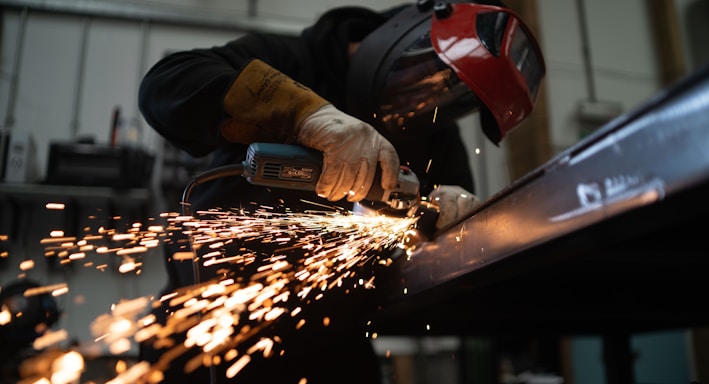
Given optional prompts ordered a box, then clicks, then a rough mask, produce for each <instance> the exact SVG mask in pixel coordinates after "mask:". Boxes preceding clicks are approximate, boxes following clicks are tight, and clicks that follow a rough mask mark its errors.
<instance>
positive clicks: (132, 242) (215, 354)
mask: <svg viewBox="0 0 709 384" xmlns="http://www.w3.org/2000/svg"><path fill="white" fill-rule="evenodd" d="M313 204H314V205H315V206H320V207H326V206H323V205H320V204H315V203H313ZM326 208H328V209H332V208H333V207H326ZM160 217H162V218H164V219H165V220H166V225H165V226H162V225H149V226H145V225H142V224H140V223H132V224H130V225H128V228H127V229H125V230H123V231H121V230H118V229H112V228H105V227H99V228H98V229H97V230H96V231H95V233H90V232H91V231H90V230H88V229H87V230H86V232H87V233H86V235H85V236H83V237H66V236H64V232H62V231H53V232H52V236H50V237H49V238H46V239H42V240H41V243H42V244H44V245H45V247H46V250H45V251H46V254H51V255H53V256H57V257H58V258H59V259H60V262H61V263H63V264H64V263H71V262H75V261H78V260H80V259H85V258H90V257H97V256H101V257H111V256H113V257H119V258H120V259H121V263H120V264H119V267H118V270H119V272H121V273H130V272H134V271H135V273H136V274H139V273H140V267H141V265H142V263H141V261H140V258H141V257H145V256H146V255H148V254H149V252H150V250H151V249H154V248H155V247H157V246H159V245H160V244H161V243H162V242H167V241H170V239H169V237H168V234H169V233H171V232H172V233H175V232H181V233H183V234H185V235H187V236H188V237H189V238H190V247H187V248H184V249H183V250H181V251H179V252H176V253H174V254H173V255H172V256H171V258H172V259H173V260H178V261H179V260H183V261H185V262H192V261H194V262H195V263H197V262H198V263H200V264H201V265H202V266H204V267H205V268H219V270H220V271H224V272H220V274H219V275H218V277H216V278H213V279H210V280H207V281H201V282H198V283H197V284H194V285H192V286H188V287H181V288H179V289H176V290H175V291H174V292H170V293H167V294H165V295H164V296H161V297H159V298H157V299H154V298H148V297H138V298H134V299H130V300H128V299H126V300H122V301H121V302H120V303H117V304H115V305H113V306H112V308H111V311H110V312H109V313H105V314H103V315H100V316H98V317H97V318H96V319H95V320H94V321H93V322H92V324H91V327H90V329H91V332H92V334H93V336H94V341H95V342H97V343H103V344H105V345H106V346H108V349H109V351H111V352H112V353H117V354H119V353H124V352H126V351H128V350H129V349H130V343H131V342H139V343H151V344H152V345H153V346H154V347H156V348H167V349H166V353H165V354H164V355H163V356H164V357H163V359H164V360H161V361H160V362H159V364H158V365H156V366H155V367H151V366H149V365H147V363H145V362H142V363H140V364H137V365H134V366H133V367H131V368H128V369H127V370H124V371H122V372H117V374H118V376H116V378H115V379H113V380H112V381H110V382H109V383H127V382H135V381H139V378H143V379H146V378H148V380H151V379H152V378H154V377H159V376H160V375H161V373H160V369H161V367H164V366H165V364H169V362H170V361H171V360H172V359H174V358H177V357H179V355H181V354H182V353H184V352H185V349H186V348H198V349H200V350H201V352H202V355H201V357H199V358H197V359H195V360H193V361H192V362H191V363H190V364H189V366H188V367H186V369H192V370H193V369H196V368H197V367H198V366H199V365H200V364H201V365H210V364H218V363H220V362H222V363H224V364H226V367H227V371H226V373H227V377H230V378H231V377H234V376H236V375H237V374H238V372H239V371H241V370H242V369H243V368H244V367H245V366H246V365H248V364H249V362H250V361H251V356H253V355H254V354H255V353H258V354H263V355H264V356H267V357H268V356H271V355H273V354H274V353H276V351H278V350H279V348H282V346H280V345H279V344H280V342H279V340H280V338H279V337H278V336H277V335H271V334H269V335H268V336H266V335H263V334H262V331H263V330H265V329H267V328H268V327H270V325H272V324H274V323H275V322H277V321H279V320H280V319H281V318H292V319H295V320H294V324H296V325H295V329H296V330H298V329H301V328H302V327H303V326H304V325H305V319H304V318H302V316H303V315H304V314H305V313H306V312H305V310H306V308H307V306H308V305H309V304H310V303H311V302H314V301H318V300H321V299H322V298H323V297H325V296H326V295H328V294H330V293H331V292H334V291H339V292H343V293H345V294H347V293H349V292H350V290H353V289H374V288H376V284H375V269H376V267H379V266H383V267H386V266H388V265H391V263H392V261H391V257H392V255H393V254H394V253H395V251H396V250H397V249H404V250H406V249H407V247H409V245H407V240H406V238H407V236H408V235H407V234H408V233H410V231H411V229H412V228H413V227H414V224H415V222H416V218H408V217H407V218H401V217H396V218H395V217H388V216H367V217H364V216H358V215H355V214H352V213H350V212H347V211H343V210H339V209H338V210H328V211H317V210H312V211H306V212H304V213H294V212H290V211H288V210H286V211H285V213H283V212H276V211H275V210H274V208H273V207H270V206H259V207H258V208H257V209H256V211H255V212H247V211H245V210H243V209H240V210H234V211H221V210H206V211H199V212H196V213H195V215H194V216H185V215H180V214H177V213H163V214H161V215H160ZM82 262H83V263H84V265H96V267H95V268H96V269H99V270H105V269H107V268H108V266H109V265H115V264H113V263H94V262H88V263H87V262H86V261H82ZM244 271H249V272H247V273H244ZM66 291H68V286H67V285H66V284H56V285H54V286H46V287H39V288H36V289H35V292H32V293H28V292H29V290H28V291H27V292H25V295H28V294H43V293H49V292H51V293H55V292H57V293H66ZM160 306H169V307H170V316H168V317H167V321H166V322H165V323H159V322H156V319H155V316H154V315H148V316H145V313H147V312H149V310H150V308H151V307H153V308H158V307H160ZM3 314H4V311H3V312H0V322H2V321H3ZM5 317H7V316H5ZM7 321H11V319H10V320H7ZM330 322H331V320H330V317H328V316H326V317H324V318H323V320H322V324H321V325H322V326H329V325H330ZM183 332H184V333H185V334H186V336H187V337H186V339H185V341H184V342H183V343H181V344H178V345H175V344H174V342H172V336H173V335H174V334H177V333H183ZM54 338H55V339H56V341H54V342H59V340H58V339H57V336H56V335H54ZM47 343H48V344H46V345H47V346H48V345H49V342H47ZM281 353H282V352H281Z"/></svg>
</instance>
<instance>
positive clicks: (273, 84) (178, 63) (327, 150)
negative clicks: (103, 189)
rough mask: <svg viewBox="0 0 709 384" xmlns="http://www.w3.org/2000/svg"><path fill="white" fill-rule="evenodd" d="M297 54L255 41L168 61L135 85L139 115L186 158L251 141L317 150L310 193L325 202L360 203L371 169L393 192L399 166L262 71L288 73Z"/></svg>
mask: <svg viewBox="0 0 709 384" xmlns="http://www.w3.org/2000/svg"><path fill="white" fill-rule="evenodd" d="M293 43H297V42H295V41H294V42H293ZM297 54H298V53H297V51H294V50H293V47H291V46H289V45H288V44H287V42H284V40H283V39H270V38H268V37H267V36H266V37H264V36H261V35H250V36H247V37H245V38H242V39H238V40H235V41H233V42H230V43H229V44H227V45H226V46H224V47H214V48H212V49H198V50H191V51H183V52H177V53H174V54H172V55H169V56H167V57H166V58H164V59H162V60H160V61H159V62H158V63H156V64H155V65H154V66H153V67H152V68H151V69H150V70H149V71H148V73H147V74H146V76H145V77H144V78H143V81H142V82H141V87H140V94H139V104H140V108H141V112H142V113H143V115H144V116H145V118H146V120H147V121H148V123H149V124H150V125H151V126H152V127H153V128H154V129H155V130H156V131H157V132H158V133H160V134H161V135H162V136H163V137H165V138H166V139H168V140H169V141H170V142H171V143H172V144H174V145H176V146H177V147H179V148H181V149H183V150H185V151H187V152H189V153H190V154H192V155H193V156H203V155H206V154H208V153H210V152H211V151H213V150H215V149H216V148H218V147H220V146H227V145H229V144H230V143H242V144H250V143H252V142H256V141H266V142H282V143H300V144H302V145H305V146H308V147H311V148H315V149H318V150H320V151H322V152H323V154H324V164H323V172H322V173H321V177H320V179H319V181H318V183H317V185H316V192H317V193H318V194H319V195H321V196H324V197H326V198H328V199H329V200H332V201H336V200H339V199H342V198H343V197H347V200H349V201H358V200H361V199H363V198H364V197H365V195H366V192H367V191H368V189H369V186H370V185H371V183H372V180H373V179H374V175H375V170H376V166H377V164H379V165H380V166H381V168H382V171H383V172H382V187H383V188H387V189H391V188H393V187H394V186H395V185H396V178H397V175H398V168H399V162H398V161H399V160H398V156H397V154H396V151H395V150H394V148H393V146H392V145H391V144H390V143H389V142H388V141H387V140H386V139H384V138H383V137H382V136H381V135H379V134H378V133H377V132H376V130H375V129H374V128H372V127H371V126H369V125H368V124H365V123H363V122H361V121H359V120H357V119H355V118H353V117H351V116H349V115H346V114H344V113H342V112H341V111H339V110H337V108H335V107H334V106H332V105H331V104H330V103H329V102H328V101H327V100H324V99H322V98H321V97H319V96H318V95H317V94H315V92H313V91H311V90H310V89H308V88H306V87H305V86H303V85H301V84H300V83H297V82H295V81H294V80H293V79H291V78H289V77H288V76H287V75H285V74H284V72H283V71H281V70H280V69H279V70H276V69H275V68H272V67H271V66H270V65H268V64H266V62H269V63H271V62H273V63H278V65H279V67H280V66H283V68H287V69H290V70H292V69H293V68H290V67H289V66H297V65H298V60H294V58H295V57H296V55H297ZM257 57H258V58H262V59H263V60H255V59H254V58H257ZM251 86H255V87H257V88H249V87H251Z"/></svg>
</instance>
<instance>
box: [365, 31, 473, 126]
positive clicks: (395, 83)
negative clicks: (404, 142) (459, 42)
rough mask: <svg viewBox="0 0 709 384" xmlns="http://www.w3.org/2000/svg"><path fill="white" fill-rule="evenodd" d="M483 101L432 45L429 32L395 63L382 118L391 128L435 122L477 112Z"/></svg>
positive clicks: (385, 90) (382, 109)
mask: <svg viewBox="0 0 709 384" xmlns="http://www.w3.org/2000/svg"><path fill="white" fill-rule="evenodd" d="M478 106H479V100H478V98H477V97H475V94H473V92H472V91H471V90H470V88H469V87H468V86H467V85H466V84H465V83H463V82H462V81H461V80H460V79H459V78H458V76H457V75H456V74H455V72H454V71H453V70H452V69H451V68H450V67H448V66H447V65H445V64H444V63H443V62H442V61H441V60H440V58H439V57H438V55H437V54H436V52H435V50H434V49H433V47H432V46H431V40H430V36H429V34H425V35H423V36H421V37H420V38H419V39H417V40H416V41H415V42H414V43H413V44H411V45H410V46H409V47H408V48H407V49H406V50H405V51H404V52H403V53H402V55H401V56H400V57H399V58H398V59H397V60H396V61H395V62H394V63H393V65H392V67H391V68H390V70H389V73H388V75H387V77H386V82H385V84H384V91H383V93H382V98H381V100H380V113H381V115H380V116H379V119H380V120H381V121H382V122H384V123H385V124H386V125H387V126H389V128H394V129H396V130H404V131H405V130H407V129H408V127H407V125H409V124H411V125H412V126H413V125H414V124H413V122H414V121H415V122H416V123H415V124H416V125H419V124H426V123H428V124H435V122H436V120H438V119H452V118H456V117H460V116H462V115H463V114H466V113H468V112H472V111H474V110H475V109H476V108H477V107H478Z"/></svg>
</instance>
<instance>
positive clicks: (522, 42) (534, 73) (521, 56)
mask: <svg viewBox="0 0 709 384" xmlns="http://www.w3.org/2000/svg"><path fill="white" fill-rule="evenodd" d="M510 59H512V62H513V63H514V64H515V66H516V67H517V69H518V70H519V71H520V72H521V73H522V75H523V76H524V78H525V80H527V87H528V88H529V94H530V95H531V96H532V100H534V99H536V97H537V90H538V88H539V83H540V81H541V78H542V63H541V61H540V60H539V57H538V56H537V53H536V51H535V50H534V48H533V47H532V45H531V44H530V43H529V37H527V33H526V32H525V31H524V30H523V29H522V28H520V27H519V26H518V27H517V28H516V29H515V32H514V36H513V37H512V46H511V47H510Z"/></svg>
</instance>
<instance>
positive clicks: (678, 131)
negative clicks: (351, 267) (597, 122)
mask: <svg viewBox="0 0 709 384" xmlns="http://www.w3.org/2000/svg"><path fill="white" fill-rule="evenodd" d="M708 200H709V67H707V68H704V69H702V70H700V71H698V72H696V73H694V74H692V75H690V76H688V77H687V78H685V79H683V80H682V81H680V82H678V83H677V84H675V85H674V86H672V87H670V88H669V89H667V90H665V91H662V92H660V93H658V94H657V95H655V96H654V97H653V98H651V99H650V100H647V101H646V102H645V103H644V104H642V105H640V106H639V107H637V108H636V109H634V110H632V111H630V112H628V113H626V114H624V115H622V116H620V117H619V118H617V119H615V120H613V121H611V122H610V123H608V124H607V125H605V126H603V127H602V128H601V129H599V130H598V131H596V132H595V133H594V134H592V135H591V136H589V137H587V138H585V139H584V140H582V141H581V142H579V143H577V144H576V145H574V146H573V147H571V148H569V149H568V150H566V151H564V152H563V153H560V154H559V155H558V156H555V157H554V158H553V159H551V160H550V161H549V162H547V163H546V164H544V165H543V166H541V167H539V168H538V169H536V170H534V171H533V172H531V173H529V174H528V175H527V176H525V177H524V178H522V179H520V180H518V181H516V182H514V183H513V184H512V185H510V186H509V187H507V188H505V189H504V190H502V191H501V192H499V193H498V194H496V195H494V196H493V197H491V198H490V199H488V200H487V201H486V202H484V204H483V205H482V206H480V207H479V208H478V209H476V210H475V212H473V213H472V214H471V215H470V216H469V217H467V218H465V219H464V220H462V221H461V222H458V223H456V224H454V225H451V226H450V227H449V228H447V229H445V230H443V231H441V232H440V233H438V234H437V236H436V237H435V238H434V239H433V240H432V241H430V242H427V243H424V244H422V246H421V247H420V248H419V249H418V250H417V251H416V252H415V253H414V254H413V255H412V256H411V258H410V260H405V259H404V258H400V259H398V260H397V263H396V265H395V268H394V272H393V274H394V275H395V276H393V277H391V278H390V279H391V281H393V283H391V286H387V287H386V291H387V294H388V301H387V302H388V304H387V305H386V306H384V307H383V309H382V310H381V311H380V312H379V313H378V315H377V321H378V324H379V326H380V329H381V330H382V332H383V333H388V334H397V333H401V334H456V335H462V334H495V333H508V332H518V333H520V332H521V333H540V332H549V333H555V334H579V333H592V334H602V335H627V334H628V333H631V332H638V331H648V330H659V329H667V328H677V327H691V326H699V325H709V307H708V306H706V305H705V304H704V303H703V300H704V299H703V296H704V293H705V292H707V281H709V279H708V278H709V233H708V232H709V225H707V221H708V220H709V201H708ZM380 281H381V280H380ZM626 352H627V351H626ZM631 374H632V372H631ZM622 375H623V374H620V375H616V379H617V380H609V383H610V382H621V381H622V380H624V379H627V377H625V378H624V377H623V376H622Z"/></svg>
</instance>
